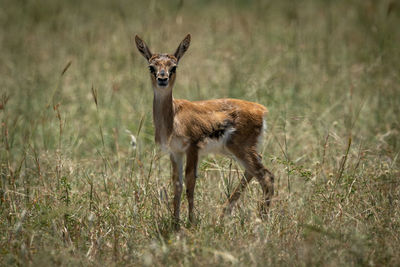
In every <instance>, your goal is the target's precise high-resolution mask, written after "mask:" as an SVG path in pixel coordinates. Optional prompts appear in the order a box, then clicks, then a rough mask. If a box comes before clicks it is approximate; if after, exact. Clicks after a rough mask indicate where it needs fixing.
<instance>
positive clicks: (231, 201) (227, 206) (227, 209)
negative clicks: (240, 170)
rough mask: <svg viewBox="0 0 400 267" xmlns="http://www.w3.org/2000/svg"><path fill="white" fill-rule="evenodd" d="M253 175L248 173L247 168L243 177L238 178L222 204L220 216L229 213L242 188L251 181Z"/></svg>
mask: <svg viewBox="0 0 400 267" xmlns="http://www.w3.org/2000/svg"><path fill="white" fill-rule="evenodd" d="M252 178H253V175H252V174H250V173H249V172H248V171H247V170H246V171H245V172H244V177H243V178H242V180H240V183H239V184H238V185H237V187H236V188H235V190H234V191H233V193H232V194H231V196H230V197H229V198H228V200H227V201H226V203H225V204H224V209H223V211H222V214H221V218H223V217H224V216H225V215H230V214H231V212H232V208H233V207H234V206H235V204H236V202H237V200H238V199H239V198H240V195H241V194H242V192H243V190H244V189H245V188H246V186H247V184H248V183H249V182H250V181H251V179H252Z"/></svg>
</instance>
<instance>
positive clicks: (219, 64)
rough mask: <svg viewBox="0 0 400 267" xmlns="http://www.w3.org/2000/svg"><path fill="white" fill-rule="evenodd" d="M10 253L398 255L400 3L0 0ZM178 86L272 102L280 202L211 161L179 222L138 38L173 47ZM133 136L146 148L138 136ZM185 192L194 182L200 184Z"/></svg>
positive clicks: (362, 260)
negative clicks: (227, 211) (222, 214)
mask: <svg viewBox="0 0 400 267" xmlns="http://www.w3.org/2000/svg"><path fill="white" fill-rule="evenodd" d="M0 7H1V8H0V96H1V99H0V101H1V102H0V119H1V143H0V155H1V162H0V164H1V166H0V178H1V180H0V185H1V187H0V218H1V220H0V263H1V264H2V265H25V264H40V263H42V264H46V265H53V264H54V265H55V264H57V265H76V264H85V265H86V264H92V265H103V264H107V265H121V264H125V265H137V264H140V265H152V264H160V265H210V264H218V265H230V264H237V265H262V266H264V265H393V266H395V265H399V264H400V259H399V257H398V256H396V255H398V251H399V250H400V234H399V232H400V214H399V210H400V209H399V208H400V200H399V198H400V195H399V194H400V193H399V192H400V181H399V163H398V155H399V150H400V149H399V148H400V143H399V123H400V121H399V119H400V116H399V114H400V108H399V104H400V48H399V44H400V30H399V25H400V3H399V2H398V1H393V0H383V1H372V0H363V1H361V0H351V1H344V0H340V1H329V0H325V1H317V0H300V1H290V0H287V1H261V0H259V1H244V0H234V1H227V0H226V1H195V0H173V1H154V0H151V1H127V0H126V1H125V0H119V1H105V0H99V1H74V0H71V1H45V0H38V1H22V0H21V1H11V0H10V1H8V0H0ZM187 33H191V34H192V44H191V46H190V48H189V50H188V52H187V53H186V55H185V56H184V58H183V59H182V61H181V62H180V67H179V70H178V76H177V83H176V86H175V89H174V96H175V98H185V99H190V100H200V99H210V98H223V97H233V98H241V99H246V100H250V101H256V102H259V103H262V104H263V105H265V106H267V107H268V109H269V117H268V128H269V130H268V134H267V135H266V137H265V142H264V145H263V147H262V152H263V155H264V162H265V164H266V165H267V166H268V167H269V168H270V169H271V170H272V171H273V172H274V173H275V175H276V177H277V180H276V195H275V198H274V204H273V208H272V210H271V216H270V219H269V220H268V221H265V222H262V221H260V220H259V219H258V218H257V206H258V202H259V201H260V200H261V198H260V194H261V192H260V189H259V188H258V187H259V186H258V185H257V184H256V183H252V184H251V185H250V186H249V188H248V190H247V192H246V194H243V196H242V198H241V199H240V200H239V205H238V207H237V208H236V209H235V213H234V214H233V216H232V217H230V218H229V219H228V222H226V223H225V224H221V223H219V222H218V213H219V211H220V210H221V205H222V203H224V201H225V200H226V197H227V195H229V193H230V192H231V191H232V189H233V188H234V186H235V184H236V183H237V182H238V181H239V176H240V175H241V174H242V170H241V169H240V167H239V166H238V165H237V164H236V163H235V162H233V161H231V160H230V159H226V158H221V157H218V156H209V157H207V158H205V159H204V160H203V161H202V162H201V164H200V175H199V176H200V178H199V179H198V183H197V187H196V193H195V203H196V204H195V207H196V216H197V219H198V223H197V225H196V226H193V227H186V226H185V222H186V219H187V218H186V209H187V206H186V201H183V206H182V213H183V215H184V216H183V218H182V220H183V222H182V224H183V227H182V230H181V231H179V232H173V231H172V230H171V227H170V217H171V212H170V209H171V206H170V205H169V201H170V199H169V198H168V196H169V195H170V193H171V191H172V190H171V186H170V167H169V160H168V157H167V156H165V155H163V154H162V153H161V152H160V151H159V150H158V149H157V148H156V146H155V144H154V141H153V139H154V137H153V126H152V118H151V110H152V108H151V105H152V89H151V85H150V79H149V76H148V75H149V74H148V70H147V67H146V62H145V60H144V59H143V57H142V56H141V55H140V54H139V53H138V52H137V51H136V48H135V47H134V45H133V41H132V38H133V36H134V35H135V34H139V35H140V36H141V37H142V38H143V39H144V40H145V41H146V42H147V44H148V45H149V46H150V48H151V50H152V51H153V52H170V53H171V52H173V51H174V50H175V49H176V47H177V45H178V44H179V42H180V41H181V40H182V39H183V37H184V36H185V34H187ZM131 134H133V135H135V136H136V139H137V147H136V148H135V149H134V148H132V146H131V145H130V142H131V136H130V135H131ZM183 198H185V196H184V195H183ZM396 251H397V252H396Z"/></svg>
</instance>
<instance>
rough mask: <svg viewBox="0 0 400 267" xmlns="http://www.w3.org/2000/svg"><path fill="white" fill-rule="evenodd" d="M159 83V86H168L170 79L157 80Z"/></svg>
mask: <svg viewBox="0 0 400 267" xmlns="http://www.w3.org/2000/svg"><path fill="white" fill-rule="evenodd" d="M157 83H158V85H167V84H168V78H160V77H158V78H157Z"/></svg>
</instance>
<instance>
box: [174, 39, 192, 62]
mask: <svg viewBox="0 0 400 267" xmlns="http://www.w3.org/2000/svg"><path fill="white" fill-rule="evenodd" d="M189 45H190V34H188V35H186V37H185V39H183V40H182V42H181V43H180V44H179V46H178V48H177V49H176V51H175V53H174V56H175V57H176V58H177V59H178V61H179V59H180V58H181V57H182V56H183V54H185V52H186V50H188V48H189Z"/></svg>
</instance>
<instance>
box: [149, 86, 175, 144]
mask: <svg viewBox="0 0 400 267" xmlns="http://www.w3.org/2000/svg"><path fill="white" fill-rule="evenodd" d="M163 90H165V91H161V92H160V90H158V89H156V88H155V89H154V99H153V122H154V127H155V140H156V143H159V144H165V143H166V142H167V140H168V139H169V137H170V136H171V133H172V130H173V123H174V107H173V98H172V88H166V89H163Z"/></svg>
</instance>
